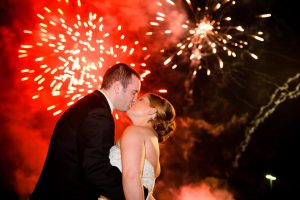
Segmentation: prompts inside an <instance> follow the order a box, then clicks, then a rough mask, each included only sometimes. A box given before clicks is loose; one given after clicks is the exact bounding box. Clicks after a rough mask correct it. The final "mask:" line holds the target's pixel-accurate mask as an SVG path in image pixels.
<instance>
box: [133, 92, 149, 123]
mask: <svg viewBox="0 0 300 200" xmlns="http://www.w3.org/2000/svg"><path fill="white" fill-rule="evenodd" d="M152 109H153V108H152V107H151V106H150V101H149V99H148V97H147V96H146V95H143V96H142V97H140V98H139V99H138V100H137V101H136V102H135V103H134V104H133V105H132V106H131V107H130V108H129V110H128V111H127V115H128V117H129V118H131V119H132V118H136V117H139V118H141V117H147V116H148V114H149V111H150V110H152Z"/></svg>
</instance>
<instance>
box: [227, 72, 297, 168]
mask: <svg viewBox="0 0 300 200" xmlns="http://www.w3.org/2000/svg"><path fill="white" fill-rule="evenodd" d="M298 96H300V74H299V73H298V74H296V75H295V76H294V77H291V78H289V79H288V80H287V81H286V82H285V83H284V84H283V85H282V86H281V87H278V88H277V89H276V90H275V92H274V93H273V94H272V95H271V98H270V100H269V102H268V103H267V104H266V105H264V106H262V107H261V108H260V110H259V112H258V113H257V115H256V116H255V117H254V119H253V120H252V121H251V122H250V124H249V126H248V127H247V128H246V131H245V139H244V140H243V141H242V142H241V143H240V144H239V146H238V151H237V155H236V157H235V159H234V162H233V167H234V168H237V167H238V164H239V163H238V162H239V159H240V157H241V155H242V153H243V152H244V151H245V150H246V148H247V146H248V144H249V142H250V139H251V136H252V134H253V133H254V132H255V130H256V128H257V127H258V126H259V125H260V124H261V123H263V122H264V121H265V119H266V118H267V117H269V116H270V115H271V114H273V112H274V111H275V110H276V109H277V108H278V106H279V105H280V104H281V103H283V102H284V101H286V100H288V99H295V98H297V97H298Z"/></svg>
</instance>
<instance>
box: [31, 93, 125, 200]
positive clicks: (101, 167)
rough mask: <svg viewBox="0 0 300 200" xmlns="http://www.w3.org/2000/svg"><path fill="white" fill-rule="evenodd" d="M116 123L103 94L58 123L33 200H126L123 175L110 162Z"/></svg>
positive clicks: (73, 108) (81, 103)
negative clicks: (98, 199) (100, 197)
mask: <svg viewBox="0 0 300 200" xmlns="http://www.w3.org/2000/svg"><path fill="white" fill-rule="evenodd" d="M113 145H114V119H113V116H112V114H111V110H110V108H109V104H108V102H107V100H106V98H105V97H104V95H103V94H102V93H101V92H99V91H94V92H93V93H91V94H89V95H87V96H85V97H83V98H82V99H80V100H79V101H78V102H76V103H75V104H74V105H73V106H71V107H70V108H69V109H67V110H66V111H65V112H64V113H63V115H62V116H61V117H60V119H59V120H58V122H57V124H56V126H55V129H54V132H53V135H52V138H51V141H50V146H49V150H48V154H47V157H46V161H45V164H44V167H43V170H42V173H41V175H40V178H39V180H38V182H37V184H36V187H35V189H34V191H33V193H32V195H31V197H30V199H31V200H45V199H51V200H54V199H55V200H60V199H63V200H68V199H70V200H97V198H98V197H99V195H100V194H102V195H104V196H106V197H108V198H110V199H125V198H124V193H123V189H122V174H121V172H120V171H119V170H118V168H116V167H113V166H112V165H111V164H110V161H109V150H110V147H111V146H113Z"/></svg>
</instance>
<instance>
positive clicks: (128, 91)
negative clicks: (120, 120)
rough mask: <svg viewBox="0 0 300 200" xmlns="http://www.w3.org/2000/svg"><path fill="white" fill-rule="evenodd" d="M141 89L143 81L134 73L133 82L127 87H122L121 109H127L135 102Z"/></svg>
mask: <svg viewBox="0 0 300 200" xmlns="http://www.w3.org/2000/svg"><path fill="white" fill-rule="evenodd" d="M140 89H141V81H140V79H139V78H138V77H136V76H134V75H132V76H131V82H130V83H129V84H128V85H127V87H126V88H123V87H122V90H121V94H120V95H121V98H120V101H119V102H118V105H119V110H120V111H126V110H128V109H129V107H130V106H131V105H132V104H133V103H134V101H135V100H136V98H137V95H138V93H139V91H140Z"/></svg>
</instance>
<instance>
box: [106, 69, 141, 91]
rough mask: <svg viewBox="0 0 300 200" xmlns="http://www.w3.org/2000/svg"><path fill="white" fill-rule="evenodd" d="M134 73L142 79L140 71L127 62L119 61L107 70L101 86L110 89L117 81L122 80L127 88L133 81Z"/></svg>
mask: <svg viewBox="0 0 300 200" xmlns="http://www.w3.org/2000/svg"><path fill="white" fill-rule="evenodd" d="M132 75H134V76H136V77H137V78H138V79H141V77H140V75H139V73H138V72H137V71H135V70H134V69H133V68H131V67H130V66H128V65H127V64H125V63H117V64H115V65H113V66H111V67H110V68H109V69H108V70H107V71H106V72H105V74H104V76H103V82H102V85H101V88H102V89H109V88H110V87H111V85H112V84H113V83H114V82H116V81H120V82H121V84H122V86H123V87H124V88H126V87H127V85H128V84H129V83H131V81H132V79H131V77H132Z"/></svg>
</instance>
